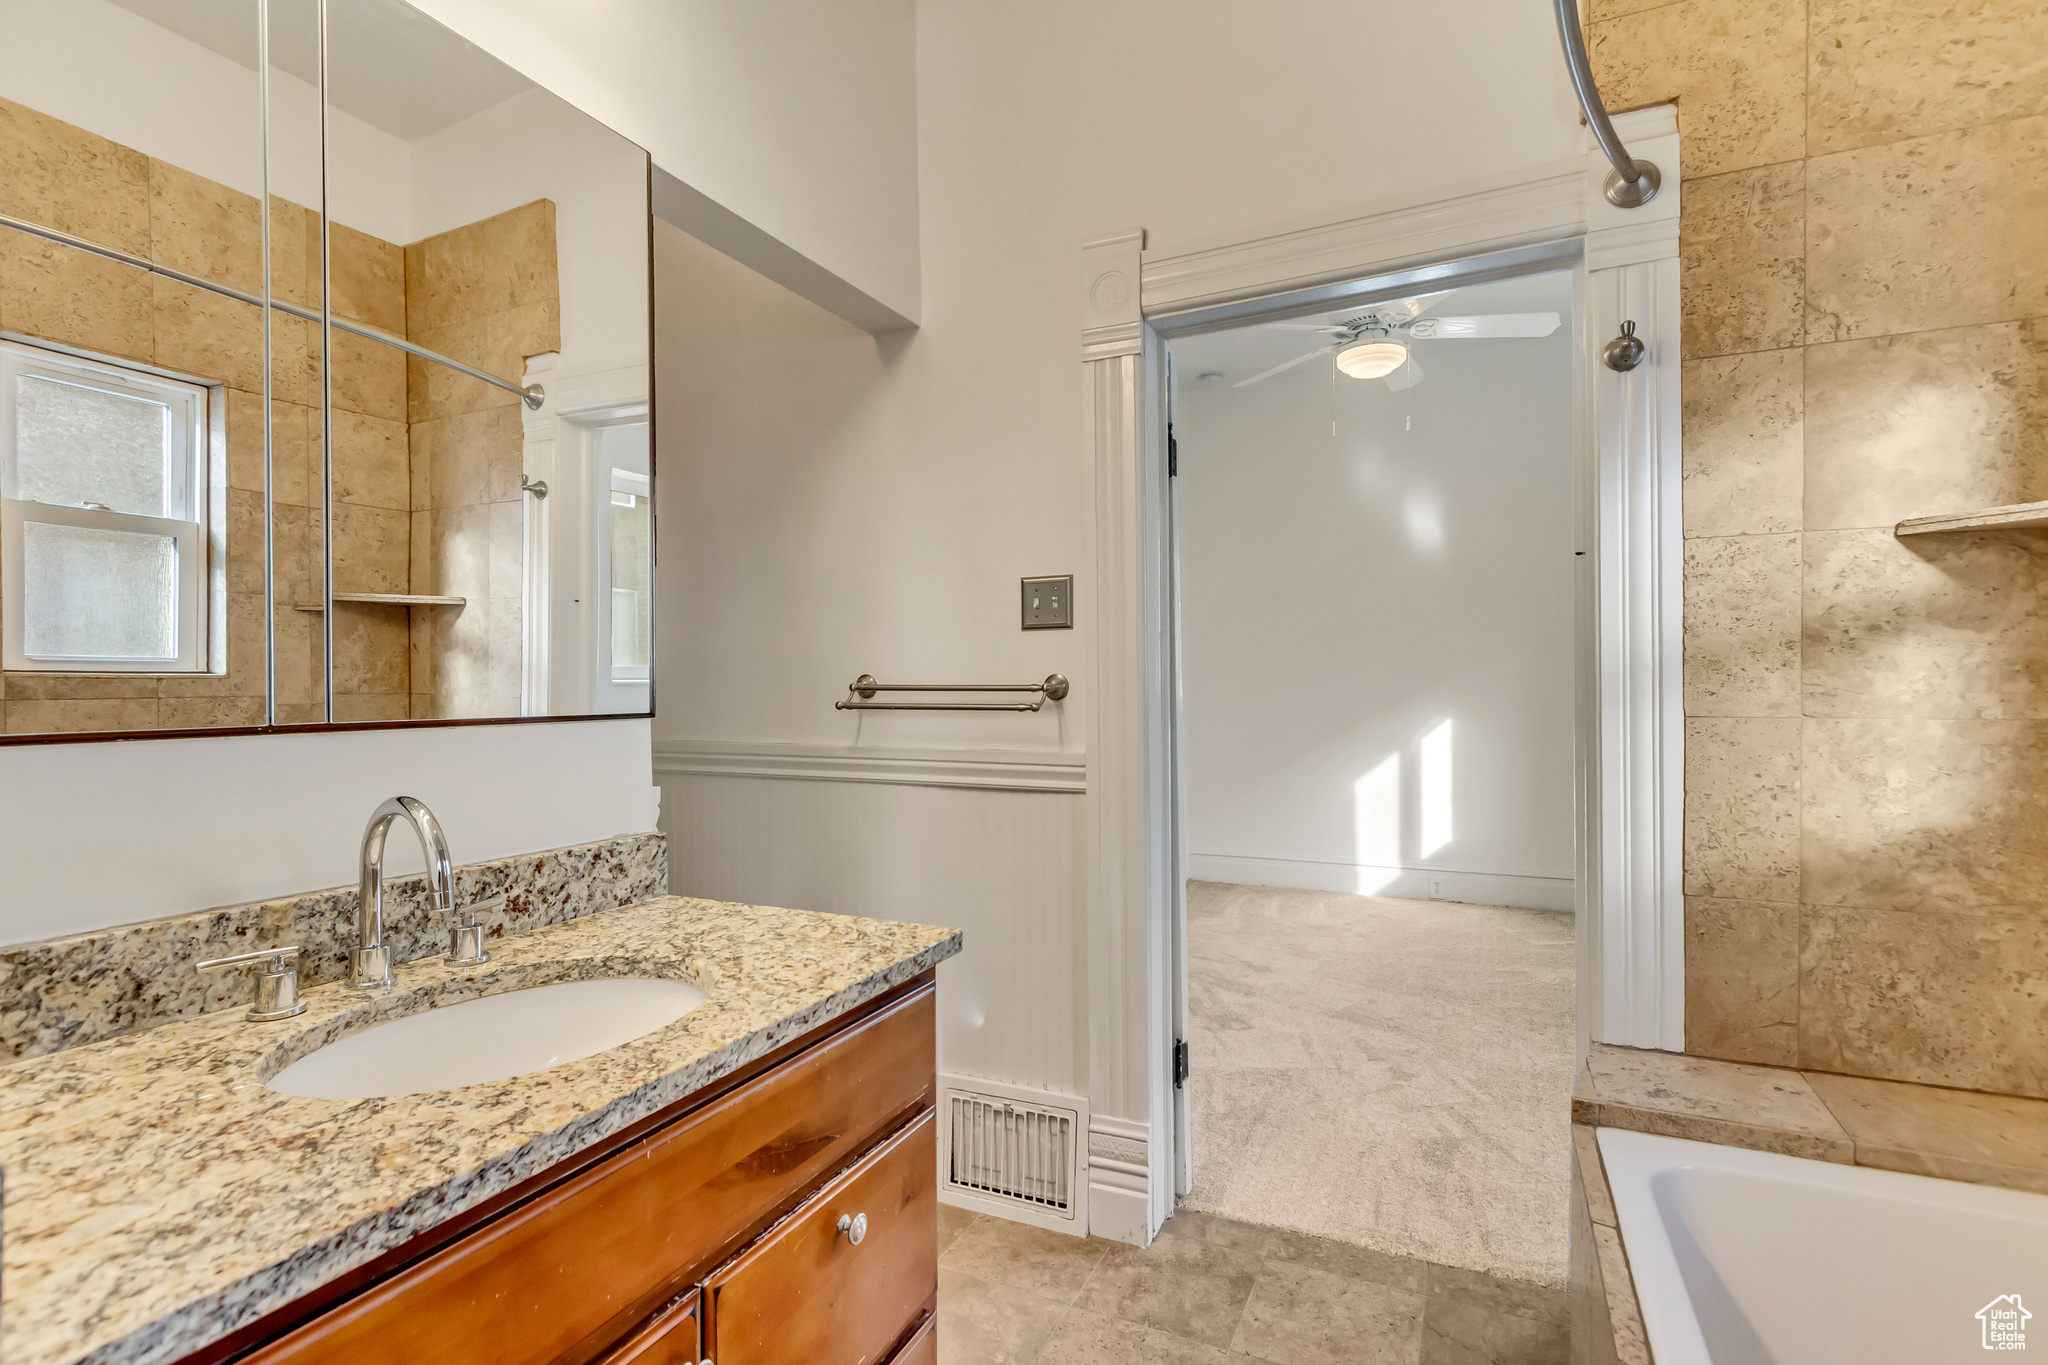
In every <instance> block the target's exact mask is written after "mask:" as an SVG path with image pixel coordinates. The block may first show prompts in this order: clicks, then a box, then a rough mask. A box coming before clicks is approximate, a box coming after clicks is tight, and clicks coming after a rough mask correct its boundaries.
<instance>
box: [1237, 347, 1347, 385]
mask: <svg viewBox="0 0 2048 1365" xmlns="http://www.w3.org/2000/svg"><path fill="white" fill-rule="evenodd" d="M1336 349H1337V348H1336V347H1335V346H1318V347H1316V349H1314V350H1313V351H1310V352H1309V353H1308V354H1307V355H1298V356H1296V357H1294V359H1292V360H1289V361H1287V362H1285V363H1284V364H1280V365H1275V366H1274V367H1273V368H1272V369H1270V370H1262V371H1260V372H1259V373H1258V374H1255V375H1253V376H1252V377H1251V378H1250V379H1240V380H1238V381H1237V382H1236V383H1235V384H1233V385H1231V387H1232V388H1234V389H1242V388H1249V387H1250V386H1251V385H1253V384H1256V383H1258V382H1259V381H1260V380H1262V379H1271V378H1272V377H1273V376H1274V375H1276V374H1279V373H1280V372H1281V371H1282V370H1291V369H1293V368H1294V367H1295V366H1296V365H1302V364H1306V363H1307V362H1309V361H1311V360H1314V359H1315V358H1316V357H1317V356H1319V355H1328V354H1329V353H1330V352H1332V351H1334V350H1336Z"/></svg>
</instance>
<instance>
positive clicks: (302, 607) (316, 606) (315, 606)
mask: <svg viewBox="0 0 2048 1365" xmlns="http://www.w3.org/2000/svg"><path fill="white" fill-rule="evenodd" d="M334 600H335V601H337V602H378V603H383V604H384V605H386V606H393V607H461V606H467V605H468V604H469V599H468V598H467V597H435V596H432V595H431V594H427V593H416V592H338V593H336V594H334ZM292 610H293V611H325V610H327V608H326V606H325V605H324V604H322V603H319V602H294V603H292Z"/></svg>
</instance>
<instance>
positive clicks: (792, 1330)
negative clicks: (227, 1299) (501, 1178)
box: [186, 974, 938, 1365]
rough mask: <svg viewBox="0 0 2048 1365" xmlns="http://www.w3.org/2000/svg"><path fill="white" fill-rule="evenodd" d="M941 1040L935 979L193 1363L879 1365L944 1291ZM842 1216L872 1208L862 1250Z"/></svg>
mask: <svg viewBox="0 0 2048 1365" xmlns="http://www.w3.org/2000/svg"><path fill="white" fill-rule="evenodd" d="M934 1029H935V1022H934V1018H933V994H932V987H931V980H930V976H929V974H927V975H926V976H925V977H924V978H921V979H920V981H919V982H917V983H913V985H912V986H910V987H908V988H899V990H898V991H897V992H893V993H892V994H891V996H889V997H884V998H883V999H882V1000H881V1001H878V1002H875V1003H873V1004H871V1005H870V1006H869V1007H868V1008H867V1009H866V1010H864V1011H860V1012H856V1014H855V1015H854V1016H852V1017H850V1018H848V1019H843V1020H839V1021H835V1022H834V1023H833V1024H831V1025H828V1026H827V1027H826V1028H824V1029H822V1030H820V1031H819V1032H818V1033H817V1034H816V1035H813V1036H812V1037H810V1038H806V1039H803V1040H800V1041H799V1042H798V1043H796V1044H793V1045H791V1047H789V1048H786V1049H784V1050H783V1054H781V1055H779V1057H778V1058H777V1059H775V1060H774V1063H773V1065H770V1066H768V1067H767V1068H766V1069H765V1070H762V1071H760V1072H759V1074H756V1075H753V1076H752V1077H750V1078H749V1079H747V1080H746V1081H745V1082H744V1083H742V1084H739V1085H737V1086H734V1087H730V1088H727V1089H726V1090H724V1091H723V1093H715V1092H714V1093H712V1094H710V1095H709V1097H708V1098H704V1097H694V1096H693V1097H691V1098H690V1099H688V1100H684V1101H682V1102H681V1103H679V1104H677V1105H674V1106H671V1108H670V1109H669V1110H668V1111H665V1112H664V1114H663V1115H659V1116H657V1117H656V1119H654V1120H652V1121H649V1122H648V1123H644V1124H642V1125H639V1126H638V1127H637V1128H636V1129H635V1130H632V1131H630V1132H629V1133H628V1134H626V1135H624V1136H623V1137H622V1138H620V1139H616V1140H614V1142H613V1143H612V1144H611V1146H610V1148H609V1149H607V1150H604V1151H601V1152H600V1153H598V1154H597V1155H596V1157H595V1159H593V1157H592V1155H591V1154H589V1153H586V1154H584V1155H583V1156H581V1157H579V1158H577V1159H576V1161H575V1162H574V1163H573V1165H574V1170H573V1171H565V1172H564V1173H563V1174H562V1175H561V1176H559V1177H557V1178H555V1179H553V1180H552V1181H551V1180H550V1179H549V1178H548V1177H547V1176H542V1177H539V1178H537V1179H536V1180H535V1181H533V1182H529V1186H528V1187H527V1188H528V1189H529V1190H530V1191H531V1192H530V1193H529V1194H527V1195H526V1196H524V1197H522V1198H519V1199H516V1200H514V1201H513V1202H511V1203H510V1204H509V1205H508V1206H506V1207H504V1208H502V1209H498V1210H495V1211H494V1212H493V1214H492V1216H491V1217H490V1218H489V1219H488V1220H487V1221H483V1222H481V1223H480V1224H478V1225H477V1226H474V1227H471V1228H467V1229H464V1230H463V1232H462V1235H461V1236H460V1237H459V1238H457V1239H455V1240H453V1241H448V1240H447V1239H446V1237H445V1235H444V1236H443V1238H442V1239H441V1240H440V1242H439V1243H438V1244H436V1245H432V1246H431V1247H427V1248H424V1249H423V1250H422V1251H421V1252H420V1253H418V1254H417V1255H415V1256H413V1257H411V1258H410V1259H408V1258H407V1257H406V1256H405V1255H404V1254H403V1253H402V1252H401V1253H398V1254H394V1255H392V1256H388V1257H386V1258H385V1262H386V1263H387V1264H390V1265H391V1266H392V1267H393V1268H392V1269H391V1270H390V1272H389V1273H387V1274H384V1275H382V1276H380V1277H378V1278H375V1279H374V1280H372V1281H371V1282H370V1283H368V1284H367V1285H364V1286H361V1287H358V1288H356V1290H355V1292H353V1294H352V1296H351V1297H348V1298H346V1299H343V1300H342V1301H340V1302H338V1303H334V1304H333V1305H332V1306H324V1305H323V1306H321V1309H320V1311H318V1315H317V1316H313V1317H311V1318H310V1320H308V1319H307V1313H306V1311H301V1312H299V1313H298V1314H297V1315H296V1316H294V1315H293V1314H292V1313H291V1311H290V1310H286V1311H285V1312H284V1313H282V1314H274V1315H273V1316H272V1319H271V1320H269V1321H270V1322H272V1323H276V1324H278V1325H276V1326H274V1327H272V1328H270V1330H268V1331H267V1332H266V1331H265V1330H264V1328H265V1324H258V1326H257V1328H256V1329H254V1330H253V1331H251V1332H245V1333H242V1334H238V1338H237V1339H236V1340H235V1341H234V1342H231V1343H221V1344H218V1345H217V1346H216V1348H213V1349H210V1350H209V1351H207V1352H202V1353H200V1354H198V1355H195V1356H193V1357H190V1358H189V1359H188V1361H187V1362H186V1365H211V1362H217V1361H222V1360H228V1359H235V1360H245V1361H248V1362H251V1365H344V1363H345V1365H381V1363H382V1362H391V1363H392V1365H399V1363H400V1362H404V1363H405V1365H413V1363H414V1362H419V1361H429V1360H430V1361H434V1362H436V1365H464V1363H465V1362H476V1365H486V1363H488V1365H592V1363H593V1362H601V1365H681V1363H682V1362H692V1365H694V1362H695V1361H697V1360H699V1359H701V1358H702V1357H704V1356H710V1357H711V1358H712V1359H714V1360H717V1361H718V1362H719V1365H752V1363H753V1362H757V1361H758V1362H767V1361H777V1362H780V1361H791V1362H803V1365H828V1362H834V1361H840V1360H844V1361H845V1362H846V1365H856V1362H861V1361H869V1362H880V1361H882V1360H884V1359H885V1358H887V1355H888V1352H889V1351H890V1350H891V1349H892V1348H893V1347H895V1346H896V1344H897V1343H898V1342H899V1341H904V1340H906V1339H907V1338H908V1337H909V1336H910V1335H911V1333H912V1331H913V1329H914V1328H915V1327H916V1326H917V1324H918V1323H919V1321H920V1317H921V1315H923V1314H926V1313H928V1312H929V1311H930V1309H931V1307H932V1305H933V1304H934V1302H935V1296H936V1292H937V1277H938V1269H937V1245H938V1231H937V1221H936V1220H937V1158H936V1154H935V1149H934V1124H933V1109H932V1106H933V1103H934V1084H935V1076H934V1067H935V1056H936V1053H935V1044H936V1036H935V1032H934ZM841 1212H846V1213H848V1214H857V1213H863V1212H864V1213H866V1214H867V1217H868V1223H867V1229H868V1230H867V1233H866V1235H865V1236H864V1237H863V1238H862V1241H861V1244H860V1245H859V1246H857V1247H856V1246H853V1245H852V1244H851V1242H850V1240H849V1239H848V1238H847V1237H846V1236H844V1235H842V1234H841V1233H840V1232H839V1231H838V1229H837V1226H836V1224H837V1220H838V1217H839V1215H840V1213H841ZM700 1281H701V1282H703V1283H704V1285H705V1288H706V1294H705V1298H704V1302H703V1307H704V1318H705V1319H707V1320H706V1321H703V1322H702V1323H701V1327H702V1328H703V1329H704V1330H703V1331H702V1333H701V1334H700V1318H699V1297H698V1294H697V1292H696V1291H697V1286H698V1284H699V1282H700ZM717 1315H722V1316H723V1317H724V1319H725V1322H726V1323H727V1324H729V1325H730V1330H731V1332H732V1333H733V1336H732V1338H731V1340H732V1341H733V1343H734V1346H733V1349H732V1350H731V1351H727V1350H724V1349H722V1348H721V1349H712V1347H713V1346H714V1344H715V1343H718V1342H719V1341H721V1340H722V1339H721V1338H719V1337H717V1336H715V1335H713V1334H715V1333H718V1332H720V1331H722V1330H725V1329H723V1328H721V1327H719V1326H717V1325H715V1324H714V1323H712V1322H711V1321H708V1319H710V1318H712V1317H713V1316H717ZM700 1335H701V1340H700ZM846 1342H857V1343H859V1346H858V1349H857V1351H856V1353H854V1354H843V1353H842V1352H840V1351H839V1349H838V1344H839V1343H846ZM251 1343H253V1344H254V1346H255V1349H254V1350H253V1351H248V1350H247V1346H248V1345H249V1344H251ZM223 1347H224V1348H225V1349H222V1348H223ZM792 1351H794V1354H792V1353H791V1352H792ZM861 1352H866V1354H862V1353H861Z"/></svg>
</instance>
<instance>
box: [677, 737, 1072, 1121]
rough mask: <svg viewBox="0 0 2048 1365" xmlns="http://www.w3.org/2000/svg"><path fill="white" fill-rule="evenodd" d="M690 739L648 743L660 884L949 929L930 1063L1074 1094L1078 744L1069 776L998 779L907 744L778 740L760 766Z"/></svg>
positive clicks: (983, 761) (979, 765) (983, 766)
mask: <svg viewBox="0 0 2048 1365" xmlns="http://www.w3.org/2000/svg"><path fill="white" fill-rule="evenodd" d="M697 747H698V746H691V749H690V751H688V752H685V751H683V750H681V749H679V748H664V747H659V746H658V747H657V749H656V752H655V780H656V782H658V783H659V784H660V786H661V789H662V803H661V825H662V828H663V830H665V831H666V832H667V834H668V837H669V886H670V889H671V890H672V891H673V892H674V893H675V894H677V895H680V896H703V897H707V898H710V899H714V900H732V901H744V902H748V903H751V904H756V905H781V906H790V907H793V908H797V909H803V910H817V911H823V912H825V913H828V914H842V915H868V916H874V917H877V918H882V919H895V920H908V921H912V922H915V923H921V924H941V925H947V926H951V927H955V928H959V929H962V930H964V931H965V933H966V949H965V951H964V952H962V953H961V955H960V956H958V957H956V958H954V959H952V960H951V961H949V962H946V963H944V964H943V965H941V966H940V968H939V1067H940V1069H941V1070H942V1071H946V1072H950V1073H954V1074H957V1075H964V1076H980V1077H985V1078H988V1079H991V1080H998V1081H1009V1082H1013V1083H1015V1084H1019V1085H1028V1086H1034V1087H1038V1088H1041V1089H1045V1090H1052V1091H1058V1092H1061V1093H1065V1094H1076V1095H1085V1094H1087V1093H1088V1087H1087V1083H1086V1080H1085V1074H1086V1073H1085V1060H1086V1059H1085V1056H1084V1054H1083V1048H1084V1046H1085V1028H1086V1021H1085V1015H1084V1013H1083V1011H1084V1008H1085V999H1086V997H1085V989H1086V985H1085V983H1086V981H1087V974H1086V963H1085V962H1084V961H1083V960H1082V958H1081V955H1080V943H1079V938H1078V928H1079V925H1078V921H1079V916H1080V913H1081V907H1082V905H1083V895H1084V885H1085V878H1086V867H1085V863H1084V849H1083V843H1082V836H1083V825H1082V819H1083V812H1084V809H1085V806H1086V803H1085V802H1084V801H1083V800H1082V799H1081V796H1082V794H1083V791H1084V783H1083V781H1082V780H1081V775H1082V773H1083V772H1084V770H1082V769H1081V760H1080V759H1079V757H1078V756H1071V755H1070V756H1062V757H1063V758H1065V760H1066V765H1065V766H1066V767H1067V768H1069V769H1071V770H1072V772H1071V774H1070V776H1071V778H1072V780H1071V781H1065V780H1062V782H1060V783H1048V782H1041V781H1037V780H1034V781H1032V782H1031V784H1030V785H1023V786H1011V785H1007V784H1006V783H1005V781H1004V778H1005V777H1006V776H1007V774H1006V773H1001V772H998V773H996V774H995V775H994V776H993V778H991V774H990V770H989V766H988V765H989V763H990V760H989V759H988V758H987V757H986V756H977V757H976V758H974V759H971V760H963V763H971V764H973V765H976V766H974V767H973V769H972V770H971V771H968V770H966V769H963V772H962V773H960V774H955V775H953V777H954V778H959V779H963V780H951V779H949V777H948V775H947V774H946V773H945V772H944V771H943V764H941V765H940V770H938V771H934V768H933V763H934V760H931V759H928V758H922V757H921V758H920V760H919V761H918V762H917V763H915V764H908V763H904V762H900V761H898V760H897V759H896V758H892V757H889V756H877V760H876V762H875V763H874V764H872V765H861V764H858V763H853V762H852V761H851V760H848V759H846V758H845V756H844V755H840V754H834V755H823V754H821V755H820V762H821V764H822V763H823V761H824V760H825V759H826V758H829V759H831V771H830V773H829V774H827V773H824V772H821V771H819V770H818V769H817V768H810V770H809V771H806V768H807V767H809V765H806V764H802V763H788V762H787V760H788V759H789V758H790V754H789V752H788V749H787V748H786V747H785V746H763V747H764V749H769V748H772V750H773V753H772V760H773V761H771V755H769V754H764V756H763V758H762V761H761V762H758V763H755V762H746V761H742V760H739V759H738V758H737V757H736V755H734V754H733V753H732V752H731V750H732V749H733V748H735V747H737V746H720V747H721V748H722V749H725V750H726V751H727V752H724V753H721V754H720V755H718V758H717V760H716V764H715V766H714V765H713V764H709V763H706V762H705V761H703V760H704V757H705V756H703V755H700V754H698V753H696V752H695V750H696V748H697ZM1044 759H1045V756H1043V755H1039V756H1035V757H1034V758H1032V759H1030V760H1026V759H1023V758H1021V757H1020V759H1019V761H1020V762H1024V761H1031V762H1034V763H1040V764H1042V763H1043V762H1044ZM774 769H780V770H781V771H787V772H788V774H789V775H781V774H780V771H778V774H777V775H773V776H769V775H764V774H765V773H766V772H768V771H770V770H774ZM968 781H971V782H973V783H974V785H967V784H966V782H968ZM983 782H987V783H988V785H981V783H983ZM1048 786H1051V787H1053V789H1052V790H1047V789H1046V788H1047V787H1048Z"/></svg>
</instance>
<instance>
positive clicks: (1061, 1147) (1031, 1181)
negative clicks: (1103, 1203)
mask: <svg viewBox="0 0 2048 1365" xmlns="http://www.w3.org/2000/svg"><path fill="white" fill-rule="evenodd" d="M941 1093H942V1100H941V1105H942V1109H941V1114H940V1118H941V1121H942V1122H941V1129H940V1136H939V1143H940V1150H939V1189H940V1193H941V1194H942V1195H943V1196H946V1202H948V1203H951V1204H957V1205H960V1206H963V1207H967V1208H980V1209H983V1210H985V1211H987V1212H989V1213H993V1214H996V1215H997V1216H998V1217H1003V1218H1009V1219H1012V1220H1015V1221H1019V1222H1027V1223H1036V1224H1038V1225H1039V1226H1041V1227H1048V1228H1054V1229H1057V1230H1058V1231H1061V1232H1072V1233H1074V1234H1075V1235H1077V1236H1081V1235H1085V1234H1086V1232H1087V1222H1086V1219H1085V1217H1084V1216H1082V1215H1083V1209H1084V1207H1085V1203H1086V1196H1085V1193H1084V1191H1085V1186H1086V1180H1085V1177H1084V1174H1083V1171H1082V1167H1081V1154H1082V1151H1083V1150H1084V1148H1085V1146H1086V1143H1087V1141H1088V1136H1087V1124H1086V1121H1085V1120H1084V1118H1083V1117H1082V1112H1081V1110H1080V1109H1078V1108H1073V1107H1065V1106H1062V1105H1059V1104H1057V1103H1048V1102H1047V1101H1048V1100H1053V1099H1062V1098H1065V1097H1064V1096H1057V1097H1055V1096H1051V1095H1048V1094H1046V1092H1043V1091H1039V1092H1032V1091H1029V1090H1024V1089H1021V1088H1018V1087H1012V1086H1006V1085H1001V1084H1000V1083H997V1082H990V1081H982V1080H979V1079H968V1078H961V1080H960V1081H959V1082H957V1083H956V1082H954V1081H953V1079H952V1078H950V1077H948V1078H946V1080H945V1081H944V1082H943V1083H942V1092H941Z"/></svg>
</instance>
